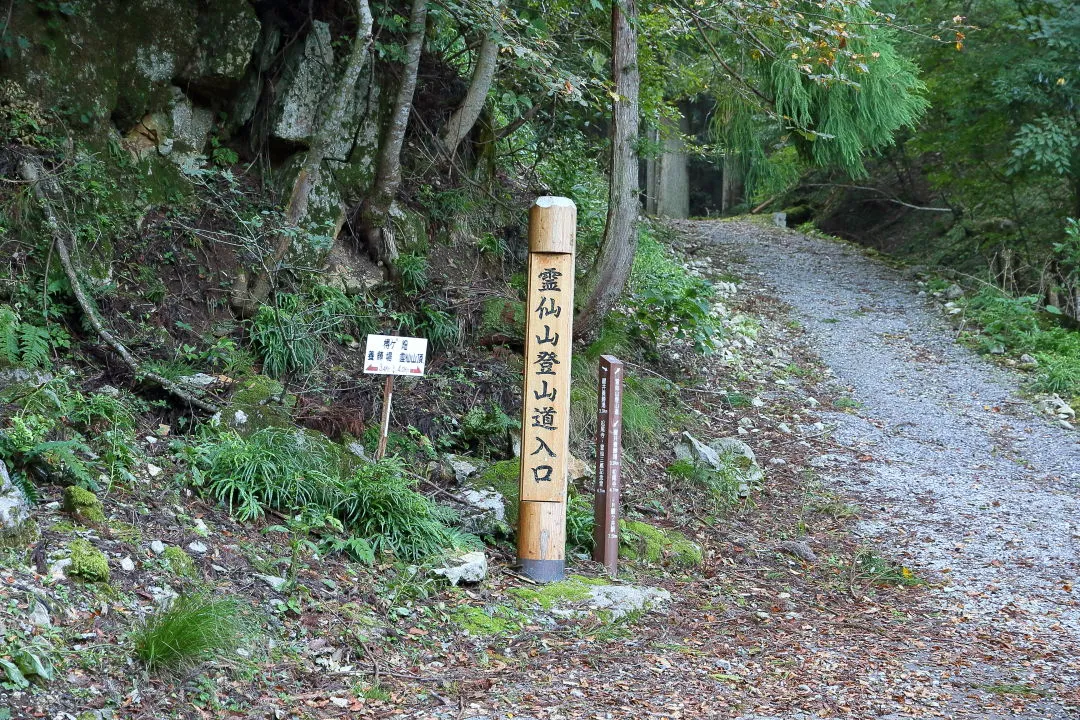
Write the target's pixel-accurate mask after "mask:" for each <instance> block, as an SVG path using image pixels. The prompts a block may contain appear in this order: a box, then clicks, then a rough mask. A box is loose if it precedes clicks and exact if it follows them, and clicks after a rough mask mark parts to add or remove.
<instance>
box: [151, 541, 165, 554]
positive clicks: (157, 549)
mask: <svg viewBox="0 0 1080 720" xmlns="http://www.w3.org/2000/svg"><path fill="white" fill-rule="evenodd" d="M150 549H151V550H152V551H153V552H154V554H155V555H160V554H161V553H163V552H165V543H163V542H161V541H160V540H154V541H153V542H151V543H150Z"/></svg>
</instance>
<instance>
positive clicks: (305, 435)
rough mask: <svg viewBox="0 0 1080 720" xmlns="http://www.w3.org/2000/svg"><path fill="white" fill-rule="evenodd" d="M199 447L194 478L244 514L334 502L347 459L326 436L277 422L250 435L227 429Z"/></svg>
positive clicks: (243, 516) (243, 517) (244, 516)
mask: <svg viewBox="0 0 1080 720" xmlns="http://www.w3.org/2000/svg"><path fill="white" fill-rule="evenodd" d="M197 452H198V454H199V455H200V457H199V458H198V459H199V461H200V462H197V464H196V465H195V466H194V467H193V468H192V477H193V480H194V483H195V484H196V485H200V486H202V487H204V488H205V490H206V492H207V493H208V494H209V495H210V496H211V497H213V498H215V499H217V500H221V501H222V502H224V503H226V504H227V505H228V506H229V510H230V511H232V512H234V513H235V514H236V516H237V517H238V518H239V519H241V520H252V519H255V518H258V517H261V516H262V514H263V512H264V510H265V508H272V509H274V510H282V511H286V512H291V511H294V510H298V509H302V508H304V507H305V506H307V505H309V504H315V505H321V506H324V507H327V506H330V505H331V504H333V502H334V501H335V497H336V494H337V486H338V478H339V477H340V475H341V472H342V469H343V463H345V459H344V457H343V455H342V453H341V452H340V451H339V450H337V448H336V447H335V446H334V445H333V443H331V442H330V441H329V440H327V439H326V438H323V437H322V436H320V435H317V434H315V433H311V432H305V431H302V430H291V429H283V428H276V427H268V428H263V429H262V430H259V431H257V432H255V433H252V435H251V436H250V437H248V438H246V439H245V438H243V437H241V436H240V435H238V434H237V433H235V432H229V433H225V434H223V435H221V436H220V438H218V439H217V442H213V443H207V444H204V445H201V446H199V448H198V450H197ZM204 468H205V469H204Z"/></svg>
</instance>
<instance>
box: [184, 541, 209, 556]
mask: <svg viewBox="0 0 1080 720" xmlns="http://www.w3.org/2000/svg"><path fill="white" fill-rule="evenodd" d="M187 548H188V550H190V551H191V552H193V553H196V554H197V555H205V554H206V551H207V550H209V548H208V547H206V545H205V544H204V543H201V542H199V541H198V540H195V541H194V542H190V543H188V546H187Z"/></svg>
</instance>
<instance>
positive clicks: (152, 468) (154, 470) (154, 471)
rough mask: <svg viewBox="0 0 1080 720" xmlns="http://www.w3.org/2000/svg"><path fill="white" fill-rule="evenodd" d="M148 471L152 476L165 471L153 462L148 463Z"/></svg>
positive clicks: (154, 476)
mask: <svg viewBox="0 0 1080 720" xmlns="http://www.w3.org/2000/svg"><path fill="white" fill-rule="evenodd" d="M146 472H148V473H149V474H150V477H152V478H156V477H157V476H158V475H160V474H161V473H162V472H164V471H163V470H162V469H161V468H159V467H158V466H157V465H155V464H153V463H146Z"/></svg>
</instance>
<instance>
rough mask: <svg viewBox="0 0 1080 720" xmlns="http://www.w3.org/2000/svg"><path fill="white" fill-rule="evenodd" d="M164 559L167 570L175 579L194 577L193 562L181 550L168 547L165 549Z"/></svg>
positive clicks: (171, 546) (173, 546) (172, 546)
mask: <svg viewBox="0 0 1080 720" xmlns="http://www.w3.org/2000/svg"><path fill="white" fill-rule="evenodd" d="M163 555H164V558H165V562H166V564H167V565H168V566H169V570H170V571H171V572H172V574H173V575H176V576H177V577H185V578H191V577H195V575H196V571H195V561H194V560H192V559H191V556H190V555H188V554H187V553H186V552H185V551H184V550H183V549H182V548H178V547H176V546H175V545H170V546H168V547H167V548H165V552H164V554H163Z"/></svg>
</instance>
